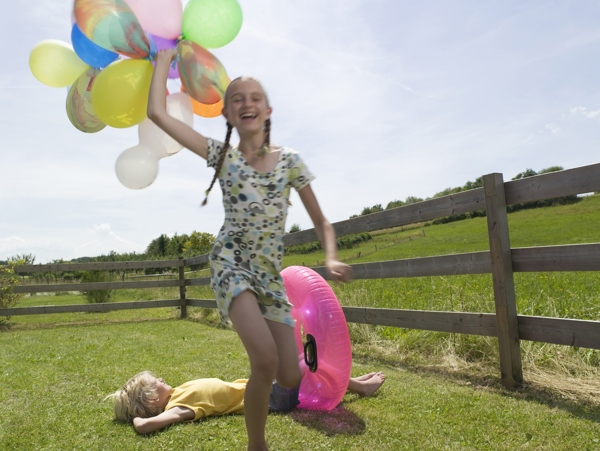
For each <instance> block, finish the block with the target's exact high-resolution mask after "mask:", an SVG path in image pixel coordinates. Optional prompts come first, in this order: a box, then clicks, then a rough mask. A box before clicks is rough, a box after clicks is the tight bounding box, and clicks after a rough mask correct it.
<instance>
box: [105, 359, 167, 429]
mask: <svg viewBox="0 0 600 451" xmlns="http://www.w3.org/2000/svg"><path fill="white" fill-rule="evenodd" d="M106 398H112V399H113V400H114V402H115V416H116V417H117V419H118V420H120V421H123V422H129V423H131V422H133V419H134V418H135V417H141V418H150V417H155V416H156V415H158V414H159V413H161V412H162V409H161V408H160V407H158V406H156V405H155V404H154V403H153V401H155V400H156V399H158V393H157V392H156V378H155V377H154V376H153V375H152V373H151V372H150V371H142V372H141V373H138V374H136V375H135V376H133V377H132V378H131V379H129V380H128V381H127V383H126V384H125V385H123V388H121V389H120V390H117V391H116V392H114V393H113V394H112V395H108V396H107V397H106Z"/></svg>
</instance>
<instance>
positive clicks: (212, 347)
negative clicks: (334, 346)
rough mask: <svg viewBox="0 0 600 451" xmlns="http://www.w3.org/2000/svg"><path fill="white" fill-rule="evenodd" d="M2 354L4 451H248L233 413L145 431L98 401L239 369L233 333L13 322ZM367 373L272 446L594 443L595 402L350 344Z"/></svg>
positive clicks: (147, 325) (179, 326)
mask: <svg viewBox="0 0 600 451" xmlns="http://www.w3.org/2000/svg"><path fill="white" fill-rule="evenodd" d="M157 310H158V309H157ZM167 310H170V309H167ZM102 315H104V314H88V316H102ZM167 316H168V315H167ZM0 358H1V362H2V368H1V373H0V374H1V376H0V380H1V383H0V406H1V407H0V409H1V410H0V413H1V414H0V417H1V418H2V421H1V423H0V449H2V450H29V449H31V450H161V449H168V450H173V449H182V450H187V449H201V450H219V451H221V450H243V449H245V436H246V433H245V426H244V420H243V417H242V416H241V415H231V416H226V417H215V418H209V419H207V420H204V421H200V422H197V423H187V424H180V425H175V426H173V427H170V428H168V429H166V430H164V431H160V432H157V433H154V434H152V435H150V436H147V437H146V436H140V435H138V434H136V433H135V431H134V430H133V427H132V426H130V425H126V424H121V423H118V422H116V421H114V420H113V414H112V405H111V402H110V401H105V400H104V397H105V396H106V395H108V394H110V393H111V392H113V391H114V390H116V389H118V388H119V387H120V386H121V385H122V384H123V383H124V382H125V381H126V380H127V379H128V378H129V377H130V376H132V375H133V374H135V373H137V372H138V371H141V370H145V369H149V370H151V371H153V372H154V373H155V374H156V375H157V376H160V377H163V378H164V379H166V381H167V382H168V383H170V384H171V385H173V386H175V385H178V384H180V383H182V382H185V381H187V380H190V379H194V378H198V377H219V378H222V379H225V380H234V379H237V378H240V377H245V376H247V375H248V364H247V358H246V356H245V352H244V349H243V347H242V346H241V344H240V342H239V340H238V338H237V336H236V335H235V333H234V332H232V331H230V330H226V329H222V328H215V327H211V326H208V325H206V324H202V323H198V322H195V321H192V320H183V321H182V320H177V319H168V318H167V319H149V320H147V321H140V322H136V323H133V322H121V323H116V322H115V323H110V322H104V323H98V324H90V325H64V326H57V327H53V328H44V329H21V330H9V331H5V332H3V333H1V334H0ZM373 370H382V371H384V372H385V373H386V375H387V376H388V377H387V381H386V383H385V384H384V386H383V387H382V389H381V390H380V392H379V393H378V394H377V396H375V397H373V398H359V397H357V396H356V395H347V396H346V397H345V398H344V400H343V402H342V403H341V404H340V406H339V407H338V408H337V409H335V410H334V411H333V412H330V413H319V412H310V411H299V410H297V411H295V412H293V413H291V414H273V415H270V416H269V420H268V423H267V434H268V440H269V444H270V447H271V449H272V450H307V449H310V450H321V449H323V450H361V451H362V450H368V449H377V450H416V449H418V450H443V449H457V450H513V449H521V448H523V449H532V450H533V449H535V450H553V451H554V450H587V449H589V450H592V449H598V448H600V442H599V440H600V423H599V420H600V412H599V411H598V410H597V409H595V408H594V407H593V406H592V405H586V404H585V403H579V402H572V401H569V400H566V399H562V400H561V399H560V398H557V397H555V396H552V395H549V394H547V393H544V392H543V391H536V390H535V389H532V388H529V389H527V388H525V389H522V390H520V391H514V392H513V391H506V390H504V389H502V388H501V387H500V386H498V384H497V383H494V382H491V383H490V382H489V381H488V382H485V381H482V380H479V379H473V378H470V377H469V376H468V375H465V374H461V373H460V372H451V371H446V370H443V369H442V370H440V369H438V370H433V369H431V370H428V369H427V368H426V367H419V368H416V367H415V368H411V367H407V366H403V365H402V363H401V362H400V361H399V360H395V359H393V358H389V356H388V357H384V356H383V354H381V355H379V356H377V355H371V354H370V353H369V351H368V349H367V348H364V349H363V348H361V347H360V346H358V347H357V350H356V352H355V361H354V368H353V375H355V376H357V375H359V374H362V373H366V372H369V371H373Z"/></svg>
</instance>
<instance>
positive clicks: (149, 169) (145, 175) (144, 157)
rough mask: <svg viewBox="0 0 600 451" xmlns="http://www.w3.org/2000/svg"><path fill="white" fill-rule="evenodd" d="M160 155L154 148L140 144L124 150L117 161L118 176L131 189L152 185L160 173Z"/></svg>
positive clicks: (116, 170)
mask: <svg viewBox="0 0 600 451" xmlns="http://www.w3.org/2000/svg"><path fill="white" fill-rule="evenodd" d="M158 160H159V157H158V155H156V152H155V151H154V150H153V149H150V148H149V147H147V146H144V145H142V144H138V145H137V146H133V147H130V148H129V149H127V150H125V151H123V153H121V155H119V158H117V162H116V163H115V172H116V173H117V178H118V179H119V182H121V184H122V185H123V186H125V187H126V188H129V189H142V188H146V187H147V186H150V185H151V184H152V182H154V180H155V179H156V176H157V175H158Z"/></svg>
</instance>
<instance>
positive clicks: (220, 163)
mask: <svg viewBox="0 0 600 451" xmlns="http://www.w3.org/2000/svg"><path fill="white" fill-rule="evenodd" d="M232 131H233V125H231V124H230V123H229V122H227V135H225V143H224V144H223V148H222V149H221V154H220V155H219V161H218V163H217V166H216V167H215V175H214V176H213V179H212V181H211V182H210V186H209V187H208V189H207V190H206V197H205V198H204V201H203V202H202V206H203V207H204V206H205V205H206V204H207V203H208V193H210V190H211V189H212V187H213V185H214V184H215V182H216V181H217V178H218V177H219V172H221V167H222V166H223V161H224V160H225V154H226V153H227V150H228V149H229V147H230V146H229V140H230V139H231V132H232Z"/></svg>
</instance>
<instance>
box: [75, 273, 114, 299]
mask: <svg viewBox="0 0 600 451" xmlns="http://www.w3.org/2000/svg"><path fill="white" fill-rule="evenodd" d="M81 282H82V283H94V282H112V277H111V275H110V274H109V273H107V272H106V271H86V272H84V273H83V276H82V277H81ZM112 291H113V290H89V291H82V292H81V295H82V296H83V297H84V298H85V300H86V301H87V302H88V303H90V304H103V303H105V302H110V300H111V298H112Z"/></svg>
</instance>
